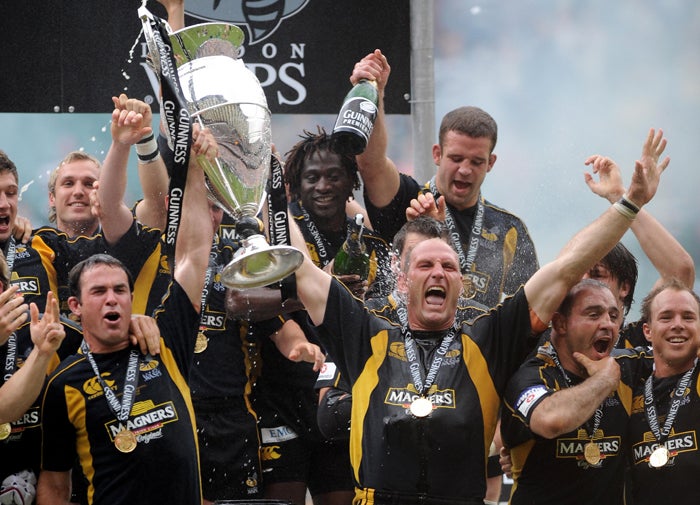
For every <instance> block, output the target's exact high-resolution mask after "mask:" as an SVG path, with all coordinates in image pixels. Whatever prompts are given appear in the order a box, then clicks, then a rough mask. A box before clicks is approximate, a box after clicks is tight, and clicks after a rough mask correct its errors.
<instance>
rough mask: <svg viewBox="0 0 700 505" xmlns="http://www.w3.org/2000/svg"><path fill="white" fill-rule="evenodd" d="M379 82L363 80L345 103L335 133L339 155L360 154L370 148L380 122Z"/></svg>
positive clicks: (334, 129)
mask: <svg viewBox="0 0 700 505" xmlns="http://www.w3.org/2000/svg"><path fill="white" fill-rule="evenodd" d="M378 100H379V93H378V92H377V82H376V81H369V80H367V79H361V80H360V82H358V83H357V84H355V85H354V86H353V87H352V89H351V90H350V92H349V93H348V94H347V95H346V96H345V99H344V100H343V106H342V107H341V108H340V112H339V113H338V118H337V119H336V121H335V126H334V127H333V133H331V149H332V150H333V151H334V152H336V153H338V154H360V153H361V152H363V151H364V150H365V148H366V147H367V142H368V141H369V136H370V135H371V134H372V128H374V120H375V119H376V118H377V110H378V109H377V103H378Z"/></svg>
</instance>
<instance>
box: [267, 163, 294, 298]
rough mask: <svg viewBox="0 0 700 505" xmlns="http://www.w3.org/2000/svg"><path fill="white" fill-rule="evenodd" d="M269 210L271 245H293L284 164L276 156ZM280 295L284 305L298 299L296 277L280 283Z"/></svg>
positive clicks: (271, 172) (271, 171) (271, 169)
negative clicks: (289, 300) (292, 299)
mask: <svg viewBox="0 0 700 505" xmlns="http://www.w3.org/2000/svg"><path fill="white" fill-rule="evenodd" d="M267 209H268V229H269V232H270V245H273V246H275V245H291V240H290V235H289V213H288V211H289V208H288V206H287V192H286V191H285V189H284V176H283V174H282V163H280V160H279V159H277V156H275V155H272V156H271V157H270V191H269V193H268V198H267ZM276 216H279V219H276ZM280 294H281V296H282V303H284V302H285V301H286V300H288V299H290V298H296V297H297V282H296V275H294V274H293V273H292V274H291V275H288V276H287V277H285V278H284V279H282V280H281V281H280Z"/></svg>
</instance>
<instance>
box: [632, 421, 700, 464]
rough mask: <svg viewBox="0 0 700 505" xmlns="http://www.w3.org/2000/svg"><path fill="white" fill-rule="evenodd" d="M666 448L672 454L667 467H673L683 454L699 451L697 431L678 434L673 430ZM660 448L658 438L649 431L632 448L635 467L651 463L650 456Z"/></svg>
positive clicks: (665, 443) (667, 440) (665, 444)
mask: <svg viewBox="0 0 700 505" xmlns="http://www.w3.org/2000/svg"><path fill="white" fill-rule="evenodd" d="M664 446H666V449H668V452H669V453H670V458H669V460H668V463H666V465H667V466H673V465H674V464H675V458H676V456H678V455H679V454H681V453H683V452H690V451H697V450H698V440H697V434H696V433H695V430H690V431H684V432H680V433H676V432H675V431H674V430H673V429H671V433H670V434H669V436H668V438H667V439H666V442H664ZM657 447H659V443H658V442H657V441H656V437H655V436H654V435H653V434H652V433H651V431H647V432H646V433H645V434H644V439H643V440H642V441H641V442H638V443H636V444H634V445H633V446H632V459H633V461H634V464H635V465H638V464H640V463H647V464H648V463H649V456H651V453H652V452H654V449H656V448H657Z"/></svg>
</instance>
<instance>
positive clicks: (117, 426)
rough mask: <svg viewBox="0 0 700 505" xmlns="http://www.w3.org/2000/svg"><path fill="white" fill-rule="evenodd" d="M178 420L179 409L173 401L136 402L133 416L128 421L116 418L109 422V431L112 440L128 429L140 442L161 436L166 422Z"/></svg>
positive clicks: (132, 411) (132, 412)
mask: <svg viewBox="0 0 700 505" xmlns="http://www.w3.org/2000/svg"><path fill="white" fill-rule="evenodd" d="M177 420H178V415H177V410H176V409H175V405H174V404H173V402H172V401H168V402H165V403H162V404H160V405H155V404H154V403H153V402H152V401H151V400H146V401H143V402H136V403H135V404H134V406H133V407H132V408H131V417H130V418H129V419H127V420H126V422H120V421H117V420H116V419H115V420H113V421H112V422H109V423H107V431H108V432H109V436H110V438H111V439H112V440H114V437H115V436H116V434H117V433H119V432H120V431H122V430H124V429H127V430H131V431H133V432H134V434H135V435H136V438H137V440H139V442H142V441H144V440H143V438H148V439H150V438H159V437H160V430H161V429H162V428H163V426H165V425H166V424H169V423H172V422H175V421H177Z"/></svg>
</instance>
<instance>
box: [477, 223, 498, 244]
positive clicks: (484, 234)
mask: <svg viewBox="0 0 700 505" xmlns="http://www.w3.org/2000/svg"><path fill="white" fill-rule="evenodd" d="M500 234H501V228H500V227H498V226H494V227H493V228H486V227H485V226H484V227H483V228H482V230H481V238H483V239H484V240H485V241H486V242H482V243H481V245H482V246H484V247H486V248H487V249H493V248H494V247H495V243H496V242H498V236H499V235H500Z"/></svg>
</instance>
